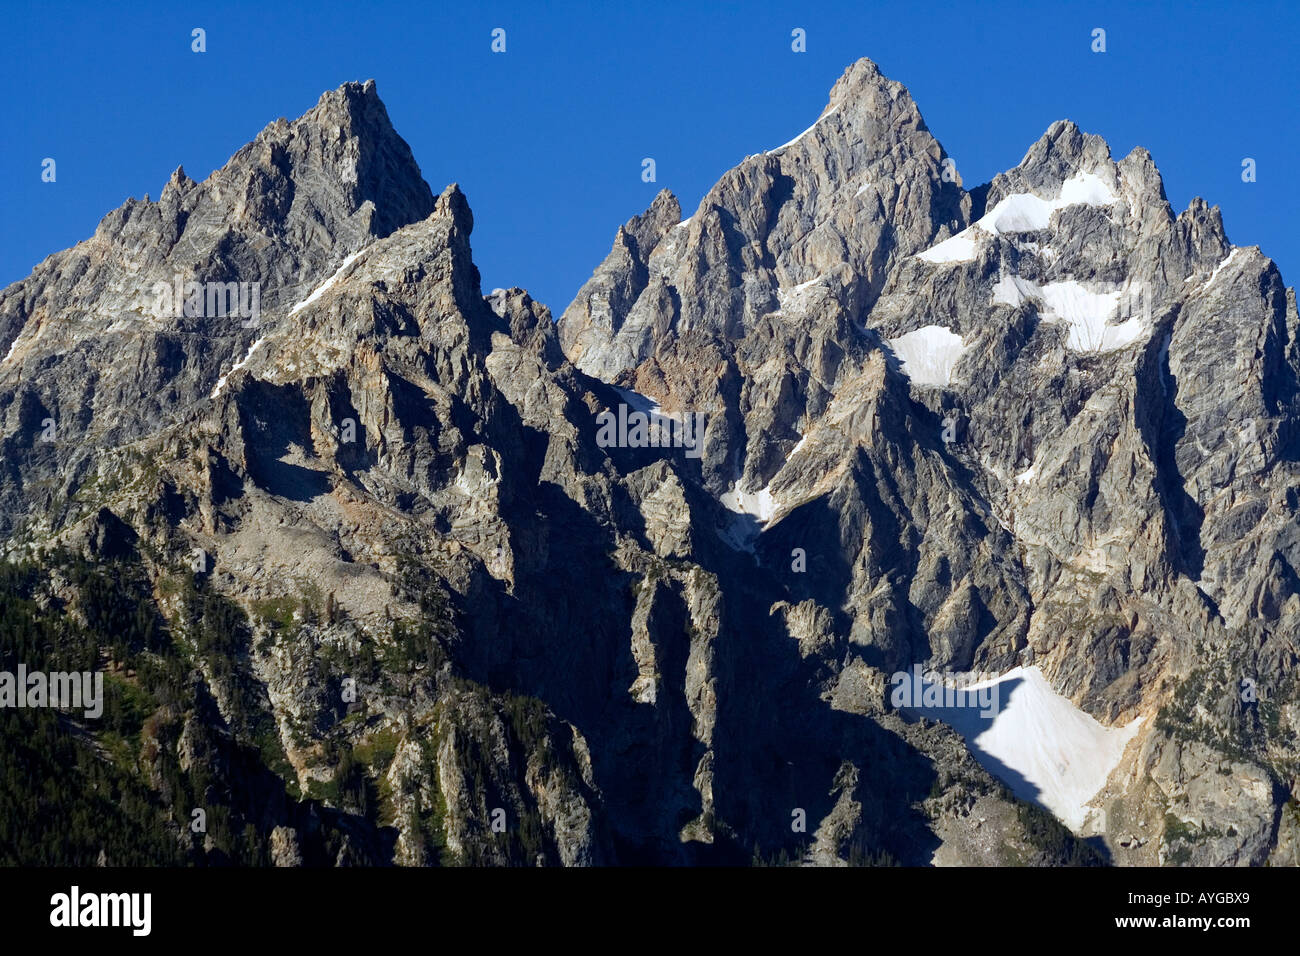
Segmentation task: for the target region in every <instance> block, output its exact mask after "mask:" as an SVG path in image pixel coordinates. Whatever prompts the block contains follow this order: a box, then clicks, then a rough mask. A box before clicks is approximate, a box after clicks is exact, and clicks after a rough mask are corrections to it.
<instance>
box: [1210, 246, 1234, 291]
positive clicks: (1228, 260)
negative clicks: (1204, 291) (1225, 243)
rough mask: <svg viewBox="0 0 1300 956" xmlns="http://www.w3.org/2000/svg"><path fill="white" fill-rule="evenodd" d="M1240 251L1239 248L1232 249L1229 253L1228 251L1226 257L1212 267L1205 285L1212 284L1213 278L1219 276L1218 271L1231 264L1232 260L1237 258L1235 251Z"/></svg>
mask: <svg viewBox="0 0 1300 956" xmlns="http://www.w3.org/2000/svg"><path fill="white" fill-rule="evenodd" d="M1240 251H1241V250H1240V249H1233V250H1232V251H1231V252H1230V253H1228V257H1227V258H1226V259H1224V260H1223V261H1222V262H1220V263H1219V264H1218V265H1217V266H1215V267H1214V272H1213V273H1211V275H1210V277H1209V278H1208V279H1206V280H1205V285H1206V286H1207V287H1208V286H1211V285H1213V284H1214V280H1215V279H1217V278H1219V273H1220V272H1222V271H1223V270H1224V269H1226V268H1227V267H1228V266H1230V265H1231V264H1232V260H1233V259H1235V258H1237V253H1238V252H1240Z"/></svg>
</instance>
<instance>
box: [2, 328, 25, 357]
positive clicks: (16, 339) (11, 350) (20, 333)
mask: <svg viewBox="0 0 1300 956" xmlns="http://www.w3.org/2000/svg"><path fill="white" fill-rule="evenodd" d="M22 337H23V333H22V331H19V333H18V335H17V336H15V338H14V340H13V344H11V345H10V346H9V351H8V352H6V353H5V357H4V358H2V359H0V365H3V364H4V363H5V362H7V361H9V360H10V359H11V358H13V354H14V350H15V349H17V348H18V340H19V339H21V338H22Z"/></svg>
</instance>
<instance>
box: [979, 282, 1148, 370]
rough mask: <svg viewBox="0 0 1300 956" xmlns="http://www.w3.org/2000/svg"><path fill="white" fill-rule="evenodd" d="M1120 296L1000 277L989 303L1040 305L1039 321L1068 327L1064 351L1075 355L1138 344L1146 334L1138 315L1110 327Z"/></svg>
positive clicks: (1070, 285)
mask: <svg viewBox="0 0 1300 956" xmlns="http://www.w3.org/2000/svg"><path fill="white" fill-rule="evenodd" d="M1122 297H1123V293H1122V292H1121V291H1120V290H1118V289H1115V290H1111V291H1109V292H1093V291H1091V290H1089V289H1087V288H1085V287H1084V286H1083V285H1082V284H1081V283H1079V282H1077V281H1075V280H1074V279H1069V280H1066V281H1064V282H1051V283H1048V284H1047V285H1044V286H1039V285H1038V284H1037V283H1036V282H1031V281H1029V280H1028V279H1022V278H1021V277H1020V276H1015V275H1003V276H1001V277H1000V278H999V279H998V281H997V284H995V285H994V286H993V297H992V302H993V303H994V304H1003V305H1010V306H1019V305H1021V304H1023V303H1025V302H1027V301H1029V300H1033V301H1035V302H1038V303H1039V304H1040V307H1041V308H1042V310H1043V318H1044V319H1045V320H1046V321H1049V322H1064V323H1065V324H1066V325H1067V326H1068V327H1069V334H1068V335H1067V337H1066V341H1065V344H1066V347H1067V348H1070V349H1073V350H1074V351H1076V352H1109V351H1112V350H1114V349H1121V348H1124V347H1125V346H1127V345H1131V344H1132V343H1133V342H1136V341H1138V340H1140V339H1141V338H1142V337H1143V336H1144V335H1146V333H1147V331H1148V327H1147V323H1146V322H1144V321H1143V319H1142V317H1141V316H1139V315H1133V316H1130V317H1129V318H1128V319H1126V320H1125V321H1123V322H1120V323H1118V324H1111V322H1110V319H1111V317H1112V316H1113V315H1114V314H1115V312H1116V310H1117V309H1118V307H1119V303H1120V300H1121V298H1122Z"/></svg>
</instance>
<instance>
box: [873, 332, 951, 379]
mask: <svg viewBox="0 0 1300 956" xmlns="http://www.w3.org/2000/svg"><path fill="white" fill-rule="evenodd" d="M888 341H889V347H890V348H891V349H893V350H894V354H895V355H896V356H898V360H899V361H900V362H902V363H903V371H905V372H906V373H907V377H908V378H910V379H911V380H912V381H913V382H915V383H917V384H919V385H948V384H949V383H950V382H951V381H952V370H953V367H954V366H955V365H956V364H957V360H958V359H960V358H961V357H962V354H963V353H964V352H965V351H966V349H967V348H968V347H969V346H966V345H963V344H962V339H961V336H960V335H957V334H956V333H955V332H953V331H952V330H951V329H947V328H944V327H943V326H942V325H927V326H923V327H922V328H919V329H916V330H915V331H912V332H908V333H907V334H906V335H900V336H899V337H898V338H896V339H889V340H888Z"/></svg>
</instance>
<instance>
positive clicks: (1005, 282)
mask: <svg viewBox="0 0 1300 956" xmlns="http://www.w3.org/2000/svg"><path fill="white" fill-rule="evenodd" d="M1042 295H1043V292H1042V290H1041V289H1040V288H1039V287H1038V284H1037V283H1036V282H1030V281H1029V280H1028V279H1022V278H1020V276H1013V275H1004V276H1001V277H999V279H998V282H997V285H995V286H994V287H993V301H994V302H995V303H1001V304H1003V305H1010V306H1019V305H1023V304H1024V303H1025V302H1026V301H1028V300H1029V299H1040V298H1042Z"/></svg>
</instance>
